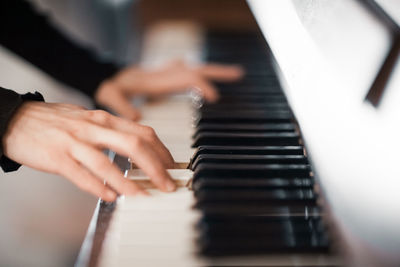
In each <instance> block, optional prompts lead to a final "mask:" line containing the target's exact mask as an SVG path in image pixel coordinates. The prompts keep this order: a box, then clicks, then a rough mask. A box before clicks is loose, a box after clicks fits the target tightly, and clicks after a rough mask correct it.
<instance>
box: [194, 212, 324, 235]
mask: <svg viewBox="0 0 400 267" xmlns="http://www.w3.org/2000/svg"><path fill="white" fill-rule="evenodd" d="M229 218H230V220H220V221H215V220H210V219H208V218H203V219H202V220H201V222H199V223H198V224H197V225H196V226H195V227H196V229H198V230H200V231H202V235H203V236H213V237H229V236H231V237H232V236H234V237H241V238H243V237H251V236H257V235H264V236H265V235H268V236H274V235H282V234H283V235H297V236H301V235H310V234H315V235H323V234H324V231H325V227H324V225H323V223H322V220H321V219H316V220H292V219H283V220H264V221H259V222H255V221H249V220H247V221H244V220H240V216H238V217H229Z"/></svg>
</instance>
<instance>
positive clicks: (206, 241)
mask: <svg viewBox="0 0 400 267" xmlns="http://www.w3.org/2000/svg"><path fill="white" fill-rule="evenodd" d="M198 244H199V247H200V252H201V254H203V255H206V256H214V257H215V256H228V255H243V254H270V253H317V252H328V251H329V245H328V244H329V241H328V238H327V237H326V235H323V234H322V235H318V234H309V235H290V234H277V235H272V236H270V235H259V236H251V237H249V238H246V237H224V238H219V237H213V236H205V237H203V238H200V239H199V241H198Z"/></svg>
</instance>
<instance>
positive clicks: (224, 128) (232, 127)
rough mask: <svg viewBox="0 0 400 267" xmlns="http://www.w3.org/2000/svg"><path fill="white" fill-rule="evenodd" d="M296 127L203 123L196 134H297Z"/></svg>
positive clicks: (291, 124)
mask: <svg viewBox="0 0 400 267" xmlns="http://www.w3.org/2000/svg"><path fill="white" fill-rule="evenodd" d="M295 131H296V127H295V125H294V124H293V123H263V124H250V123H247V124H240V123H236V124H235V123H232V124H220V123H202V124H200V125H199V126H198V127H197V129H196V134H195V135H194V138H195V137H196V135H197V134H198V133H202V132H226V133H235V132H242V133H243V132H246V133H263V132H264V133H265V132H295Z"/></svg>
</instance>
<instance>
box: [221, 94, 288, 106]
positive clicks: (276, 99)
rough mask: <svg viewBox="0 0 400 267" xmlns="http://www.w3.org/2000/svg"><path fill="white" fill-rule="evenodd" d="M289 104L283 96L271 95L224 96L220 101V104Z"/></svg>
mask: <svg viewBox="0 0 400 267" xmlns="http://www.w3.org/2000/svg"><path fill="white" fill-rule="evenodd" d="M235 102H240V103H252V104H253V103H264V104H268V103H287V102H286V98H285V97H284V96H283V95H276V94H269V95H240V96H239V95H224V94H222V95H221V96H220V98H219V99H218V103H221V104H222V103H235Z"/></svg>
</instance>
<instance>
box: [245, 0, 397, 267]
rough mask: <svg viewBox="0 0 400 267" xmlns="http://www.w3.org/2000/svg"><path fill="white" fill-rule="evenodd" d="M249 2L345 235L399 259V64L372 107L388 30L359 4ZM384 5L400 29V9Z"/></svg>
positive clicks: (343, 1) (302, 0) (341, 1)
mask: <svg viewBox="0 0 400 267" xmlns="http://www.w3.org/2000/svg"><path fill="white" fill-rule="evenodd" d="M249 3H250V6H251V9H252V11H253V13H254V14H255V16H256V19H257V21H258V24H259V26H260V27H261V29H262V31H263V33H264V35H265V37H266V39H267V41H268V43H269V45H270V47H271V49H272V51H273V54H274V56H275V59H276V61H277V67H278V69H279V71H280V74H281V81H282V82H283V83H284V86H283V89H284V91H285V93H286V96H287V97H288V99H289V102H290V104H291V107H292V109H293V110H294V113H295V115H296V118H297V120H298V122H299V125H300V127H301V131H302V134H303V138H304V139H305V142H306V146H307V150H308V152H309V155H310V157H311V159H312V162H313V166H314V170H315V171H316V173H317V176H318V177H319V180H320V184H321V185H322V187H323V191H324V193H325V194H324V195H325V197H326V199H327V201H328V202H329V204H330V207H331V209H332V212H333V214H335V217H336V218H337V220H338V223H339V224H340V225H341V226H342V227H343V230H344V231H346V233H347V237H348V238H349V239H356V240H357V241H359V242H351V243H352V244H357V245H356V246H357V247H353V248H352V249H356V250H359V249H360V248H359V247H358V246H365V247H369V248H370V249H371V250H374V252H372V251H371V250H368V251H369V252H368V253H369V254H370V255H371V253H372V254H374V253H378V254H379V253H382V254H381V256H382V257H384V258H386V259H388V258H390V256H389V255H391V256H392V257H399V255H398V252H399V251H400V228H399V227H398V225H399V224H400V205H399V203H400V194H399V193H398V192H399V189H400V181H399V178H400V169H399V168H398V164H399V156H398V152H399V149H400V143H399V141H398V133H399V131H400V105H399V103H400V90H399V88H400V64H399V62H400V61H399V60H397V63H396V66H395V68H394V70H393V73H392V75H391V78H390V80H389V83H388V85H387V88H386V91H385V93H384V95H383V97H382V100H381V103H380V105H379V106H378V107H377V108H375V107H374V106H373V105H371V103H369V102H368V101H364V99H365V96H366V95H367V92H368V90H369V88H370V86H371V84H372V83H373V80H374V78H375V76H376V74H377V73H378V71H379V69H380V67H381V65H382V63H383V61H384V59H385V57H386V55H387V53H388V52H389V49H390V45H391V38H390V34H389V32H388V30H387V29H386V28H385V27H384V25H382V23H381V22H380V21H379V20H377V19H376V17H374V15H373V14H371V13H370V12H369V11H368V10H367V9H366V8H365V6H364V5H363V4H362V3H361V1H348V0H337V1H328V0H326V1H324V0H320V1H311V0H310V1H308V0H294V1H289V0H282V1H263V0H251V1H249ZM379 3H382V4H383V7H385V8H387V12H388V13H390V14H393V18H395V19H397V21H398V18H400V13H399V11H400V3H399V2H398V1H397V2H396V1H379ZM395 15H397V17H396V16H395ZM350 233H351V234H350ZM356 240H353V241H356ZM353 256H354V254H353ZM374 256H376V255H374ZM362 258H364V261H363V260H362ZM359 260H360V261H362V262H363V263H362V264H363V265H364V266H367V264H368V261H369V262H370V260H371V259H370V258H369V257H367V255H365V254H364V253H363V254H362V256H361V254H360V259H359ZM397 261H398V259H397Z"/></svg>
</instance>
